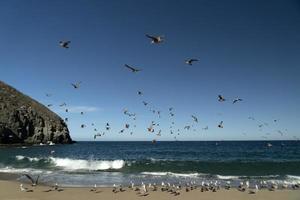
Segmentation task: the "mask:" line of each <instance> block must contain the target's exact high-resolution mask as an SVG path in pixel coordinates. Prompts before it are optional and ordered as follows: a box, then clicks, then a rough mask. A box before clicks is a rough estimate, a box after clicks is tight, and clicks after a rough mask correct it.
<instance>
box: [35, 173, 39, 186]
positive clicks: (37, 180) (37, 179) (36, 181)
mask: <svg viewBox="0 0 300 200" xmlns="http://www.w3.org/2000/svg"><path fill="white" fill-rule="evenodd" d="M39 179H40V175H38V177H37V178H36V180H35V184H36V185H37V184H38V182H39Z"/></svg>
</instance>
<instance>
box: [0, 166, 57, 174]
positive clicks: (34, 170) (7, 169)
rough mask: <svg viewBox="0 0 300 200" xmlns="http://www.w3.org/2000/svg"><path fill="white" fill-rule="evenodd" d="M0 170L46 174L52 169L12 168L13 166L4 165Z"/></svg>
mask: <svg viewBox="0 0 300 200" xmlns="http://www.w3.org/2000/svg"><path fill="white" fill-rule="evenodd" d="M0 172H2V173H12V174H22V173H30V174H41V173H46V174H51V173H52V171H44V170H39V169H32V168H21V169H18V168H13V167H9V166H7V167H4V168H0Z"/></svg>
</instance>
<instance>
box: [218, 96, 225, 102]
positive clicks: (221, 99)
mask: <svg viewBox="0 0 300 200" xmlns="http://www.w3.org/2000/svg"><path fill="white" fill-rule="evenodd" d="M218 98H219V99H218V101H220V102H223V101H225V100H226V99H225V98H224V97H223V96H222V95H218Z"/></svg>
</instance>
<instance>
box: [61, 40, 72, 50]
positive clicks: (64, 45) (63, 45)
mask: <svg viewBox="0 0 300 200" xmlns="http://www.w3.org/2000/svg"><path fill="white" fill-rule="evenodd" d="M70 43H71V41H59V45H60V46H61V47H62V48H65V49H68V48H69V44H70Z"/></svg>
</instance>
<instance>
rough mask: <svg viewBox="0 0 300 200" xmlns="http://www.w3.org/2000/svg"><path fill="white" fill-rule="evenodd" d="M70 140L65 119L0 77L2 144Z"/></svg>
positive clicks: (67, 142)
mask: <svg viewBox="0 0 300 200" xmlns="http://www.w3.org/2000/svg"><path fill="white" fill-rule="evenodd" d="M50 141H51V142H53V143H55V144H69V143H72V139H71V137H70V135H69V130H68V127H67V125H66V124H65V122H64V121H63V120H62V119H61V118H60V117H59V116H58V115H57V114H55V113H53V112H52V111H50V110H49V109H48V108H47V107H45V106H44V105H42V104H40V103H39V102H37V101H35V100H33V99H32V98H30V97H28V96H26V95H24V94H22V93H21V92H19V91H17V90H16V89H14V88H13V87H11V86H9V85H7V84H5V83H3V82H2V81H0V144H16V143H26V144H39V143H44V144H46V143H49V142H50Z"/></svg>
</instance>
